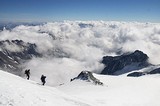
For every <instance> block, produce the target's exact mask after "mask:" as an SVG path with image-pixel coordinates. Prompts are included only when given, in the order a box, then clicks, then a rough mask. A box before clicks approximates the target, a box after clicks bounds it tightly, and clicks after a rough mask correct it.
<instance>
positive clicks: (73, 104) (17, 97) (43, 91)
mask: <svg viewBox="0 0 160 106" xmlns="http://www.w3.org/2000/svg"><path fill="white" fill-rule="evenodd" d="M0 76H1V77H0V106H89V105H88V104H86V103H84V102H82V101H81V100H78V99H76V98H73V97H71V96H69V95H66V94H64V93H62V92H60V91H59V90H57V89H56V88H53V87H47V86H42V85H40V84H39V83H36V82H33V81H28V80H25V79H22V78H20V77H18V76H15V75H12V74H9V73H6V72H3V71H1V70H0Z"/></svg>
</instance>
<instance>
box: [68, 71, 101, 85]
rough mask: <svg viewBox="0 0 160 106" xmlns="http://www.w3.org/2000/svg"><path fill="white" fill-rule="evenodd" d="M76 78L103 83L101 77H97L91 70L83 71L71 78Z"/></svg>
mask: <svg viewBox="0 0 160 106" xmlns="http://www.w3.org/2000/svg"><path fill="white" fill-rule="evenodd" d="M75 79H80V80H85V81H88V82H93V83H94V84H96V85H97V84H98V85H103V83H102V82H100V80H99V79H97V78H95V77H94V76H93V74H92V73H91V72H89V71H82V72H81V73H80V74H79V75H78V76H77V77H75V78H73V79H71V81H73V80H75Z"/></svg>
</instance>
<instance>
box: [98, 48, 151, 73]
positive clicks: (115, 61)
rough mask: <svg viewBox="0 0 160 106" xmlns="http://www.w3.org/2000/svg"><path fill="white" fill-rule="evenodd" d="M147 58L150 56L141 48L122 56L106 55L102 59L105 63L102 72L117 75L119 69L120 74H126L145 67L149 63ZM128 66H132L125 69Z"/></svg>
mask: <svg viewBox="0 0 160 106" xmlns="http://www.w3.org/2000/svg"><path fill="white" fill-rule="evenodd" d="M147 60H148V56H147V55H146V54H144V53H143V52H142V51H139V50H136V51H135V52H133V53H128V54H123V55H121V56H115V57H112V56H105V57H103V60H102V63H103V64H105V68H104V69H103V70H102V72H101V74H107V75H116V74H117V72H118V71H119V73H120V74H124V73H126V72H130V71H133V70H136V69H140V68H144V67H146V66H148V65H149V63H148V62H147ZM128 66H129V67H131V68H127V69H126V70H125V68H126V67H128ZM133 67H134V68H133Z"/></svg>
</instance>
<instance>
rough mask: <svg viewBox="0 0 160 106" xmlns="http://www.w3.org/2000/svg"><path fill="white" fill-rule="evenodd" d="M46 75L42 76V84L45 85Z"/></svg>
mask: <svg viewBox="0 0 160 106" xmlns="http://www.w3.org/2000/svg"><path fill="white" fill-rule="evenodd" d="M45 79H46V76H44V75H42V76H41V81H42V85H44V84H45V83H46V80H45Z"/></svg>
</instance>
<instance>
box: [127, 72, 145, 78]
mask: <svg viewBox="0 0 160 106" xmlns="http://www.w3.org/2000/svg"><path fill="white" fill-rule="evenodd" d="M142 75H145V73H143V72H133V73H130V74H128V75H127V77H140V76H142Z"/></svg>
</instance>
